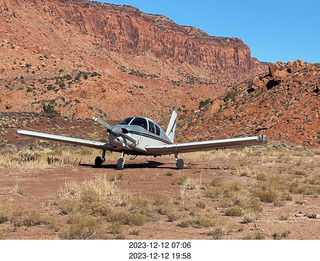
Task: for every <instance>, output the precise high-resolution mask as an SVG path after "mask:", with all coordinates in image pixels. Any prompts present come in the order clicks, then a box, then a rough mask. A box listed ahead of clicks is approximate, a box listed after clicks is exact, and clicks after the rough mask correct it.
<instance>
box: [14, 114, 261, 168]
mask: <svg viewBox="0 0 320 261" xmlns="http://www.w3.org/2000/svg"><path fill="white" fill-rule="evenodd" d="M177 117H178V114H177V113H176V112H175V110H173V112H172V115H171V118H170V121H169V124H168V127H167V130H166V132H164V131H163V130H162V129H161V128H160V126H159V125H158V124H156V123H155V122H154V121H152V120H151V119H148V118H146V117H129V118H126V119H124V120H123V121H121V122H120V123H119V125H115V126H111V125H109V124H108V123H107V122H105V121H102V120H101V119H98V118H95V117H93V118H92V119H93V120H94V121H96V122H97V123H99V124H101V125H102V126H104V127H106V129H107V133H108V139H109V143H104V142H97V141H91V140H85V139H79V138H71V137H66V136H60V135H52V134H47V133H41V132H34V131H28V130H17V132H18V133H19V134H21V135H26V136H31V137H36V138H40V139H45V140H52V141H58V142H63V143H70V144H75V145H81V146H86V147H91V148H95V149H101V150H102V156H97V157H96V159H95V166H96V167H101V165H102V163H103V162H104V161H105V155H106V151H111V152H120V153H121V157H120V158H119V159H118V161H117V169H118V170H122V169H123V168H124V163H125V159H124V155H125V154H127V155H134V156H138V155H146V156H155V157H156V156H161V155H168V154H174V156H175V161H176V166H177V168H178V169H183V168H184V161H183V159H179V158H178V154H179V153H186V152H195V151H206V150H217V149H226V148H235V147H244V146H255V145H261V144H265V143H267V137H266V136H265V135H260V136H253V137H244V138H233V139H221V140H209V141H199V142H186V143H174V136H175V130H176V125H177Z"/></svg>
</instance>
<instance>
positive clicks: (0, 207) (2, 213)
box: [0, 199, 12, 224]
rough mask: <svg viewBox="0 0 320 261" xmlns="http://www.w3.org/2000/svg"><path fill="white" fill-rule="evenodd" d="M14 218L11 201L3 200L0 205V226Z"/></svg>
mask: <svg viewBox="0 0 320 261" xmlns="http://www.w3.org/2000/svg"><path fill="white" fill-rule="evenodd" d="M11 217H12V207H11V203H10V201H9V199H3V200H2V201H1V203H0V224H2V223H5V222H7V221H8V220H9V219H10V218H11Z"/></svg>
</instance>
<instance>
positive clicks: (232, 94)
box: [223, 91, 238, 103]
mask: <svg viewBox="0 0 320 261" xmlns="http://www.w3.org/2000/svg"><path fill="white" fill-rule="evenodd" d="M237 95H238V92H237V91H231V92H228V93H227V94H226V95H225V96H224V97H223V101H224V102H225V103H227V102H229V101H231V100H233V99H234V98H235V97H236V96H237Z"/></svg>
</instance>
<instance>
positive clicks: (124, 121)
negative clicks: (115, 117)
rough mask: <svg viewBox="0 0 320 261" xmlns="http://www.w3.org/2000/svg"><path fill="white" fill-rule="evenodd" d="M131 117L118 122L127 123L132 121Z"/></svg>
mask: <svg viewBox="0 0 320 261" xmlns="http://www.w3.org/2000/svg"><path fill="white" fill-rule="evenodd" d="M132 119H133V117H129V118H126V119H124V120H123V121H121V122H120V124H122V125H129V123H130V121H132Z"/></svg>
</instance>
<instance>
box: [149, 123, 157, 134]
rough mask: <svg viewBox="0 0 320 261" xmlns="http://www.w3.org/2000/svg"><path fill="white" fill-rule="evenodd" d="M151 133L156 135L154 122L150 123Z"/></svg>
mask: <svg viewBox="0 0 320 261" xmlns="http://www.w3.org/2000/svg"><path fill="white" fill-rule="evenodd" d="M149 131H150V132H152V133H156V128H155V126H154V123H153V122H152V121H149Z"/></svg>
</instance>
